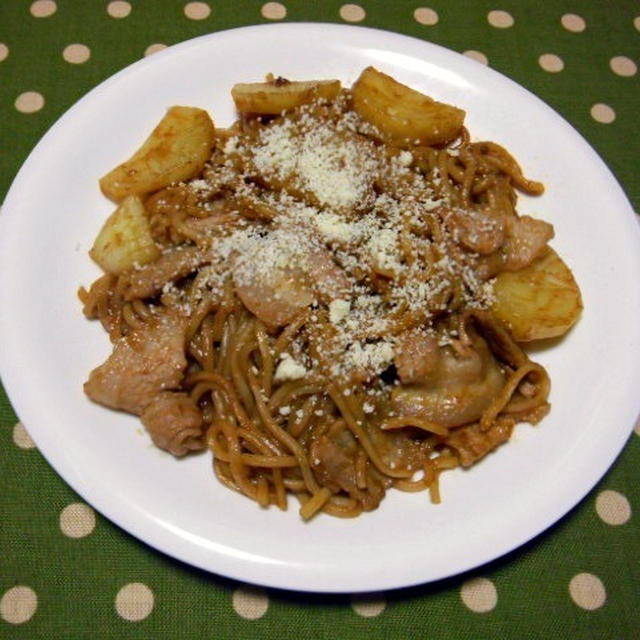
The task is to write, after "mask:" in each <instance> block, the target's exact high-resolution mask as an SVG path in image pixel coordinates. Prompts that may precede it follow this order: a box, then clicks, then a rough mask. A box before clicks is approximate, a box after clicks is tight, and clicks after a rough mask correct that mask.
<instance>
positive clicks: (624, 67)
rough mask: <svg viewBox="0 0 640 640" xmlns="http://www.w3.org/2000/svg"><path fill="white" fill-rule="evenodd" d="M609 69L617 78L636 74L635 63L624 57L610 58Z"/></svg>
mask: <svg viewBox="0 0 640 640" xmlns="http://www.w3.org/2000/svg"><path fill="white" fill-rule="evenodd" d="M609 67H610V68H611V71H613V73H615V74H616V75H618V76H625V77H629V76H635V75H636V73H637V72H638V67H637V66H636V63H635V62H634V61H633V60H631V58H627V57H626V56H615V57H614V58H611V60H609Z"/></svg>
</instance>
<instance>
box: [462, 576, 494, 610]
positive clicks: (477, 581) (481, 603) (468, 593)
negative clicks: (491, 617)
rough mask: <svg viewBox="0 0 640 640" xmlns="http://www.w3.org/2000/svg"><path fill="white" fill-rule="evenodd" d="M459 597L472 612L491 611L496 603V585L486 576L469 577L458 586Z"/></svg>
mask: <svg viewBox="0 0 640 640" xmlns="http://www.w3.org/2000/svg"><path fill="white" fill-rule="evenodd" d="M460 597H461V598H462V602H464V604H465V605H466V607H467V608H468V609H471V611H473V612H474V613H486V612H487V611H491V610H492V609H493V608H494V607H495V606H496V604H497V603H498V592H497V591H496V587H495V585H494V584H493V582H491V580H489V579H487V578H471V580H467V581H466V582H464V583H463V584H462V586H461V587H460Z"/></svg>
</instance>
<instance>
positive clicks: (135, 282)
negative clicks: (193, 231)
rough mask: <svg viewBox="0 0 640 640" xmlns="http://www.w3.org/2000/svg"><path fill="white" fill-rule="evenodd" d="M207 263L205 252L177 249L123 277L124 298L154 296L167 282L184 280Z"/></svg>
mask: <svg viewBox="0 0 640 640" xmlns="http://www.w3.org/2000/svg"><path fill="white" fill-rule="evenodd" d="M209 261H210V258H209V256H208V254H207V252H206V251H202V250H201V249H198V248H197V247H192V246H186V247H179V248H178V249H175V250H174V251H171V253H166V254H164V255H162V256H160V258H158V259H157V260H156V261H155V262H151V263H149V264H147V265H145V266H143V267H141V268H140V269H137V270H135V271H132V272H129V273H127V274H126V275H123V276H122V277H123V278H125V281H124V285H125V286H124V298H125V300H137V299H140V298H150V297H151V296H155V295H156V294H157V293H159V292H160V291H161V290H162V287H164V285H165V284H166V283H167V282H174V281H176V280H179V279H180V278H184V277H185V276H188V275H189V274H190V273H192V272H193V271H195V270H196V269H197V268H198V267H200V266H202V265H203V264H206V263H207V262H209Z"/></svg>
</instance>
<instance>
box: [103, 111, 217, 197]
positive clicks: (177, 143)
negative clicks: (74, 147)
mask: <svg viewBox="0 0 640 640" xmlns="http://www.w3.org/2000/svg"><path fill="white" fill-rule="evenodd" d="M214 134H215V129H214V126H213V122H212V121H211V118H210V117H209V114H208V113H207V112H206V111H203V110H202V109H196V108H194V107H171V108H170V109H169V110H168V111H167V114H166V115H165V116H164V118H162V120H161V121H160V123H159V124H158V126H157V127H156V128H155V129H154V130H153V131H152V132H151V135H150V136H149V137H148V138H147V139H146V140H145V142H144V144H143V145H142V146H141V147H140V148H139V149H138V150H137V151H136V152H135V153H134V154H133V155H132V156H131V158H129V160H127V161H126V162H123V163H122V164H121V165H119V166H117V167H116V168H115V169H113V170H112V171H110V172H109V173H108V174H107V175H106V176H103V177H102V178H101V179H100V188H101V189H102V192H103V193H104V194H105V195H106V196H108V197H109V198H111V199H112V200H115V201H120V200H122V198H124V197H126V196H128V195H131V194H144V193H149V192H151V191H157V190H158V189H161V188H162V187H166V186H167V185H169V184H171V183H172V182H176V181H179V180H188V179H189V178H193V177H194V176H196V175H197V174H198V173H200V171H202V167H203V166H204V163H205V162H206V161H207V160H208V159H209V157H210V156H211V149H212V147H213V139H214Z"/></svg>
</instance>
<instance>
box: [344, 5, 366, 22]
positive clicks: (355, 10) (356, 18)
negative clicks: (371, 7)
mask: <svg viewBox="0 0 640 640" xmlns="http://www.w3.org/2000/svg"><path fill="white" fill-rule="evenodd" d="M366 15H367V12H366V11H365V10H364V9H363V8H362V7H361V6H360V5H359V4H343V5H342V6H341V7H340V17H341V18H342V19H343V20H344V21H345V22H362V20H364V19H365V16H366Z"/></svg>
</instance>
